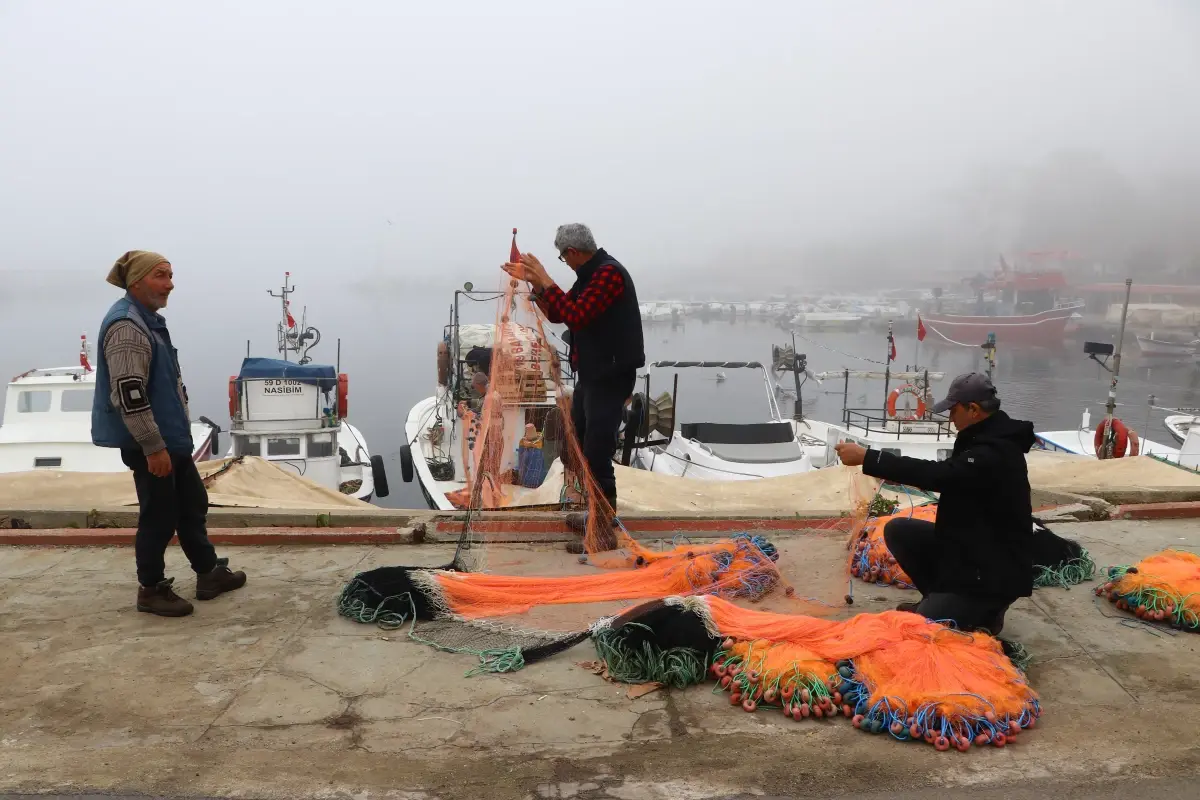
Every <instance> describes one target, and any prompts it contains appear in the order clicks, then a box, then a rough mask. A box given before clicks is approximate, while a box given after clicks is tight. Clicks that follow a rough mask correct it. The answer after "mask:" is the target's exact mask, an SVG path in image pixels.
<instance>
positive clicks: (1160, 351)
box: [1137, 331, 1200, 358]
mask: <svg viewBox="0 0 1200 800" xmlns="http://www.w3.org/2000/svg"><path fill="white" fill-rule="evenodd" d="M1137 343H1138V349H1140V350H1141V352H1142V355H1144V356H1154V357H1157V358H1187V357H1188V356H1192V355H1195V354H1196V348H1197V345H1200V339H1196V340H1193V341H1188V342H1184V341H1172V340H1168V339H1156V338H1154V332H1153V331H1151V332H1150V335H1149V336H1139V337H1137Z"/></svg>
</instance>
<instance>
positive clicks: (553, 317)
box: [539, 266, 625, 367]
mask: <svg viewBox="0 0 1200 800" xmlns="http://www.w3.org/2000/svg"><path fill="white" fill-rule="evenodd" d="M624 291H625V279H624V278H622V277H621V273H620V271H618V270H617V268H616V267H612V266H603V267H600V268H599V269H597V270H596V271H595V272H594V273H593V274H592V277H591V279H590V280H588V282H587V285H586V286H584V287H583V291H581V292H580V293H579V296H578V297H575V298H572V297H571V296H570V295H569V294H567V293H566V292H564V291H563V290H562V289H560V288H558V285H557V284H554V283H552V284H550V285H549V286H548V287H546V288H545V289H543V290H542V292H541V295H540V298H539V299H540V300H541V302H540V303H539V305H540V306H541V307H542V311H544V312H545V313H546V319H548V320H550V321H551V322H555V323H560V324H565V325H566V326H567V327H568V328H569V329H571V330H578V329H579V328H586V327H587V326H588V325H591V324H592V323H593V322H595V321H596V319H597V318H598V317H599V316H600V315H601V314H603V313H604V312H605V311H607V310H608V309H610V308H611V307H612V304H613V303H615V302H617V300H618V299H619V298H620V297H621V293H622V292H624ZM575 362H576V357H575V350H574V348H572V350H571V365H572V366H573V367H577V366H578V364H576V363H575Z"/></svg>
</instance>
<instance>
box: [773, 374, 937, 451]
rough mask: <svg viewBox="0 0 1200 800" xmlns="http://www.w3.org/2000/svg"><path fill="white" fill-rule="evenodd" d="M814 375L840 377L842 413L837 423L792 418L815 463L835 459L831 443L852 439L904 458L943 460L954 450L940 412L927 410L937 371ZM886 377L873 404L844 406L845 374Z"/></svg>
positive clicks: (846, 402)
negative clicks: (884, 391)
mask: <svg viewBox="0 0 1200 800" xmlns="http://www.w3.org/2000/svg"><path fill="white" fill-rule="evenodd" d="M814 377H815V378H817V379H818V380H822V381H825V380H835V381H836V380H840V381H842V384H843V387H845V388H844V389H843V395H842V418H841V420H840V421H839V422H837V423H830V422H822V421H820V420H815V419H807V418H805V419H799V420H795V419H794V420H792V425H793V427H794V428H795V429H796V434H797V436H799V437H800V438H801V439H802V441H803V442H804V449H805V451H806V452H807V453H808V455H809V458H810V459H811V460H812V463H813V466H815V467H826V466H832V465H835V464H837V463H838V460H837V453H836V452H835V451H834V446H835V445H837V444H838V443H839V442H854V443H855V444H860V445H862V446H863V447H869V448H872V449H875V450H880V451H882V452H885V453H892V454H894V455H898V456H908V457H910V458H923V459H927V460H929V461H944V460H946V459H947V458H949V457H950V455H951V454H952V453H953V452H954V439H955V431H954V427H953V426H952V425H951V424H950V420H948V419H947V418H946V417H945V416H942V415H938V414H932V413H929V412H928V410H927V407H928V406H929V405H931V403H930V399H931V398H930V392H929V389H928V385H929V384H931V383H932V382H933V381H940V380H942V379H944V378H945V373H943V372H927V371H921V372H902V371H895V372H892V371H888V372H884V371H863V370H840V371H838V372H820V373H817V374H816V375H815V376H814ZM851 378H855V379H858V380H878V381H887V384H886V385H887V386H888V387H889V391H888V392H887V394H886V395H884V396H883V397H882V398H881V400H880V404H879V405H878V406H875V407H874V408H850V407H849V399H850V394H849V386H850V379H851Z"/></svg>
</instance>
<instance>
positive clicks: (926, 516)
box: [850, 504, 937, 589]
mask: <svg viewBox="0 0 1200 800" xmlns="http://www.w3.org/2000/svg"><path fill="white" fill-rule="evenodd" d="M894 519H921V520H926V521H928V522H933V521H934V520H935V519H937V506H936V505H934V504H929V505H923V506H916V507H915V508H910V509H907V510H905V511H901V512H898V513H896V514H889V515H887V516H885V517H874V518H872V519H869V520H867V522H866V524H865V525H863V527H862V531H861V532H860V533H859V534H858V536H857V537H856V538H855V539H854V541H853V542H852V546H851V552H850V574H851V575H853V576H854V577H856V578H862V579H863V580H864V581H866V582H867V583H885V584H892V585H895V586H899V587H900V588H902V589H911V588H913V585H912V579H911V578H909V577H908V575H907V574H905V572H904V570H903V569H901V568H900V565H899V564H897V563H896V559H895V558H894V557H893V556H892V553H891V551H890V550H888V547H887V543H886V542H884V540H883V529H884V528H885V527H887V524H888V523H889V522H891V521H892V520H894Z"/></svg>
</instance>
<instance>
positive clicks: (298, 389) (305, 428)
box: [229, 358, 353, 489]
mask: <svg viewBox="0 0 1200 800" xmlns="http://www.w3.org/2000/svg"><path fill="white" fill-rule="evenodd" d="M347 391H348V383H347V381H346V377H345V375H338V374H337V371H336V370H335V368H334V367H333V366H331V365H327V364H303V365H301V364H295V363H292V362H289V361H282V360H279V359H274V358H247V359H245V360H244V361H243V362H242V368H241V371H240V372H239V373H238V375H237V376H236V377H233V378H230V379H229V401H230V416H231V418H232V424H231V428H230V431H229V433H230V435H231V436H232V438H233V448H232V452H231V455H233V456H235V457H237V456H257V457H259V458H263V459H266V460H267V461H271V462H275V463H276V464H278V465H279V466H290V467H291V468H293V469H294V471H295V472H296V473H297V474H299V475H301V476H303V477H305V478H307V479H309V480H311V481H313V482H315V483H319V484H321V485H323V486H328V487H331V488H335V489H336V488H338V486H339V485H340V482H341V466H342V463H341V462H342V458H341V454H340V453H339V447H340V445H341V444H342V443H341V442H339V433H340V431H341V428H342V423H341V419H342V417H343V416H344V415H345V413H346V399H347ZM342 449H345V448H344V447H343V448H342ZM351 455H353V454H351Z"/></svg>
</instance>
